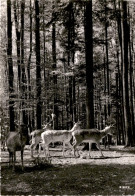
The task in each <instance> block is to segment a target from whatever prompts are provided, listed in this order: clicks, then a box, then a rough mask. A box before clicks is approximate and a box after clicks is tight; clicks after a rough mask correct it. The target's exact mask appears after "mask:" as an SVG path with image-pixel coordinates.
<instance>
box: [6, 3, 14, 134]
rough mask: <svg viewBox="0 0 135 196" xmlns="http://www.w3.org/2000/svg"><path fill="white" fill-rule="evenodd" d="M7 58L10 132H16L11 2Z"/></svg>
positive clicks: (8, 5) (8, 13)
mask: <svg viewBox="0 0 135 196" xmlns="http://www.w3.org/2000/svg"><path fill="white" fill-rule="evenodd" d="M7 38H8V45H7V57H8V69H9V76H8V77H9V80H8V81H9V117H10V131H14V129H15V125H14V100H13V92H14V89H13V80H14V73H13V64H12V21H11V0H7Z"/></svg>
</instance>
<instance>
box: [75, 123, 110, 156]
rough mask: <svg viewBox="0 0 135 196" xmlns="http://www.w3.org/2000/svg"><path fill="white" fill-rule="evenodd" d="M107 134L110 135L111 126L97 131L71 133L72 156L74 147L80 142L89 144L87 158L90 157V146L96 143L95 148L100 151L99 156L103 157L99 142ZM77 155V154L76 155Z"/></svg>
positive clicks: (83, 130) (80, 130) (84, 130)
mask: <svg viewBox="0 0 135 196" xmlns="http://www.w3.org/2000/svg"><path fill="white" fill-rule="evenodd" d="M107 134H110V135H112V126H107V127H105V129H103V130H100V131H99V130H97V129H78V130H76V131H74V132H73V133H72V135H73V149H74V156H76V155H75V151H76V147H77V146H78V145H79V144H81V143H82V142H87V143H89V157H90V150H91V144H92V143H96V144H97V147H98V148H99V150H100V153H101V156H104V155H103V153H102V151H101V148H100V141H101V139H102V138H104V137H105V136H106V135H107ZM78 155H79V153H78Z"/></svg>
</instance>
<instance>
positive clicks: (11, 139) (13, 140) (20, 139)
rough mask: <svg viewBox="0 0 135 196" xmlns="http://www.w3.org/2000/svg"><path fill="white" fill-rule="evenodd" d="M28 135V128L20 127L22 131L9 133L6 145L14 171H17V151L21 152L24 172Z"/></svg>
mask: <svg viewBox="0 0 135 196" xmlns="http://www.w3.org/2000/svg"><path fill="white" fill-rule="evenodd" d="M18 129H19V128H18ZM27 133H28V128H27V126H26V125H20V129H19V130H18V131H17V132H9V133H8V135H7V139H6V144H7V149H8V151H9V165H10V163H11V162H12V164H13V170H15V161H16V151H21V162H22V170H23V151H24V147H25V144H26V141H27Z"/></svg>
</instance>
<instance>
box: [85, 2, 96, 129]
mask: <svg viewBox="0 0 135 196" xmlns="http://www.w3.org/2000/svg"><path fill="white" fill-rule="evenodd" d="M85 4H86V6H85V15H84V17H85V24H84V26H85V53H86V57H85V58H86V116H87V119H86V121H87V122H86V124H87V128H93V127H94V103H93V25H92V0H88V1H87V2H85Z"/></svg>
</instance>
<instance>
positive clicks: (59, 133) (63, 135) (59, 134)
mask: <svg viewBox="0 0 135 196" xmlns="http://www.w3.org/2000/svg"><path fill="white" fill-rule="evenodd" d="M77 129H80V126H79V123H75V124H74V126H73V128H72V129H71V130H70V131H67V130H47V131H44V132H43V133H42V134H41V138H42V141H43V142H42V144H39V145H40V149H41V145H42V146H43V149H44V155H45V157H46V156H47V155H48V156H50V154H49V144H50V143H53V142H62V143H63V157H64V152H65V144H66V143H68V144H70V140H71V138H72V132H74V131H75V130H77ZM46 148H47V151H48V152H47V154H46V151H45V150H46Z"/></svg>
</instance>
